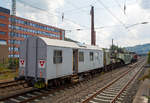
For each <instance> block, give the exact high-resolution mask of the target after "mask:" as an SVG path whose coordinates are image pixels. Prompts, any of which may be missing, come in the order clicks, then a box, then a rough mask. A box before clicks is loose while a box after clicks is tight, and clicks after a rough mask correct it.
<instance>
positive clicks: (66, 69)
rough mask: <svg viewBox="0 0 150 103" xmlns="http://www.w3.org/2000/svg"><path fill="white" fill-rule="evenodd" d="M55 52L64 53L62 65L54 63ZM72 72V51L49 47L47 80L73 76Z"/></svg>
mask: <svg viewBox="0 0 150 103" xmlns="http://www.w3.org/2000/svg"><path fill="white" fill-rule="evenodd" d="M54 50H61V51H62V58H63V60H62V63H59V64H54V63H53V54H54ZM72 73H73V71H72V49H71V48H63V47H52V46H48V47H47V79H53V78H58V77H62V76H67V75H71V74H72Z"/></svg>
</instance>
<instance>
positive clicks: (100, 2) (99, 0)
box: [97, 0, 126, 28]
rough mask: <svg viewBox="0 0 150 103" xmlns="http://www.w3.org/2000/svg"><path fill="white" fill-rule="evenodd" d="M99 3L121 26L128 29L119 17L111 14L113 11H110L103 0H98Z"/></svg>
mask: <svg viewBox="0 0 150 103" xmlns="http://www.w3.org/2000/svg"><path fill="white" fill-rule="evenodd" d="M97 1H98V2H99V4H101V5H102V6H103V7H104V8H105V9H106V10H107V11H108V12H109V13H110V14H111V15H112V17H113V18H115V19H116V20H117V21H118V22H119V23H120V24H122V25H123V26H124V27H125V28H126V26H125V24H124V23H123V22H122V21H121V20H120V19H119V18H118V17H116V16H115V15H114V14H113V13H112V12H111V10H109V9H108V8H107V6H106V5H105V4H104V3H103V2H102V1H101V0H97Z"/></svg>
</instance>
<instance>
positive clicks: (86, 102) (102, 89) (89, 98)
mask: <svg viewBox="0 0 150 103" xmlns="http://www.w3.org/2000/svg"><path fill="white" fill-rule="evenodd" d="M138 63H139V62H138ZM134 65H137V63H136V64H134ZM134 69H135V68H134ZM132 70H133V68H131V69H130V70H128V71H127V72H125V73H124V74H123V75H121V76H119V77H118V78H117V79H115V80H113V81H112V82H110V83H108V84H107V85H106V86H105V87H103V88H101V89H100V90H98V91H97V92H96V93H94V94H93V95H92V96H90V97H88V98H87V99H85V100H84V101H82V103H88V102H89V101H90V100H92V99H93V98H94V97H96V96H97V95H98V94H100V93H101V92H102V91H104V90H105V89H107V88H108V87H110V86H111V85H112V84H114V83H115V82H117V81H118V80H119V79H121V78H122V77H124V76H125V75H126V74H128V73H129V72H130V71H132Z"/></svg>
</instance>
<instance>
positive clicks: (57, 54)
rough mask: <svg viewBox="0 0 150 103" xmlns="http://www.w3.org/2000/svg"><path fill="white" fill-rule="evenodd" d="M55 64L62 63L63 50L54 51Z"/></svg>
mask: <svg viewBox="0 0 150 103" xmlns="http://www.w3.org/2000/svg"><path fill="white" fill-rule="evenodd" d="M53 62H54V64H58V63H62V51H61V50H54V56H53Z"/></svg>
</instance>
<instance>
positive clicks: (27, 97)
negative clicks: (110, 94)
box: [0, 63, 137, 103]
mask: <svg viewBox="0 0 150 103" xmlns="http://www.w3.org/2000/svg"><path fill="white" fill-rule="evenodd" d="M134 66H137V63H135V64H133V65H129V66H128V68H129V69H130V70H131V69H132V67H134ZM125 71H126V70H124V72H125ZM122 72H123V71H122ZM122 72H117V73H116V74H115V73H114V75H119V74H122ZM107 78H108V77H107ZM109 78H110V79H111V78H112V76H109ZM102 81H103V80H98V81H97V82H95V83H94V84H91V85H90V86H93V87H94V86H96V85H97V83H100V82H102ZM87 82H88V81H87ZM84 83H85V84H86V81H84V82H81V83H78V84H77V85H69V86H68V85H66V86H64V87H60V88H54V89H45V90H44V89H43V90H40V89H34V88H30V89H29V90H27V91H23V92H21V93H18V94H15V95H12V96H8V97H4V98H0V102H1V101H2V102H3V103H27V102H33V101H34V102H40V101H41V100H43V99H45V98H47V97H48V98H49V97H51V98H53V97H55V95H57V94H59V93H60V94H61V92H64V93H65V91H66V90H67V89H72V88H76V87H77V86H78V87H79V88H80V86H82V85H84ZM86 89H88V88H87V87H86V88H84V89H82V90H79V91H78V90H76V91H75V93H73V94H70V95H69V96H73V95H74V94H78V93H79V92H80V91H84V90H86ZM56 97H57V96H56ZM57 99H58V100H59V101H56V102H57V103H66V102H65V101H64V99H66V100H67V99H68V98H67V96H66V97H65V96H64V97H63V95H62V96H60V98H59V97H58V98H57ZM63 101H64V102H63ZM47 103H49V102H47Z"/></svg>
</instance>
